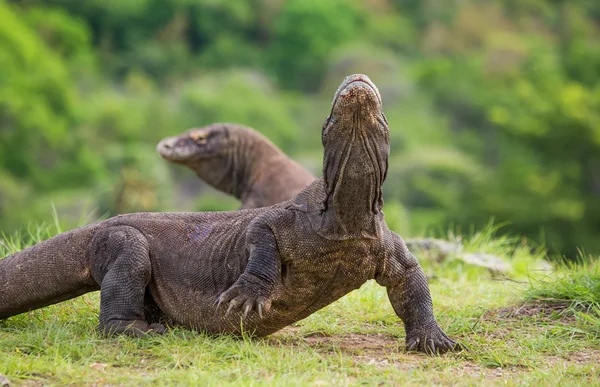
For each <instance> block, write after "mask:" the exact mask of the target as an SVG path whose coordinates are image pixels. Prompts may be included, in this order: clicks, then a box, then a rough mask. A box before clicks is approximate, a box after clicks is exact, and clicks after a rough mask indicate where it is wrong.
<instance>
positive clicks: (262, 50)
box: [0, 0, 600, 257]
mask: <svg viewBox="0 0 600 387" xmlns="http://www.w3.org/2000/svg"><path fill="white" fill-rule="evenodd" d="M355 72H361V73H365V74H368V75H369V76H370V77H371V79H373V80H374V82H375V83H376V84H377V85H378V86H379V88H380V90H381V92H382V94H383V98H384V108H385V111H386V114H387V116H388V120H389V122H390V126H391V130H392V159H391V163H390V173H389V177H388V181H387V183H386V187H385V189H386V194H385V195H386V205H387V207H386V208H387V211H386V214H387V216H388V217H389V218H390V220H391V221H393V222H395V224H396V225H397V228H399V229H400V230H399V231H402V232H403V233H404V234H407V235H411V234H412V235H415V234H427V233H429V234H436V233H440V232H445V231H442V230H447V229H448V228H451V229H455V230H461V229H465V228H467V229H468V228H470V227H475V228H476V229H477V228H480V227H481V226H482V225H484V224H487V223H488V222H489V220H490V218H493V219H494V220H495V222H496V223H501V224H504V223H506V225H505V226H504V228H502V231H503V232H509V233H512V234H517V235H523V236H525V237H527V238H529V239H531V240H533V241H534V242H538V243H544V244H546V245H547V247H548V248H549V249H550V251H551V252H552V253H554V254H565V255H567V256H569V257H574V256H575V255H576V251H577V249H578V248H581V249H584V250H585V251H586V252H588V253H600V238H598V237H597V236H598V235H599V234H600V200H599V199H600V83H599V80H600V2H598V1H596V0H569V1H566V0H496V1H491V0H488V1H485V0H446V1H437V0H421V1H419V0H332V1H322V0H287V1H285V0H163V1H159V0H132V1H121V0H86V1H77V0H46V1H42V0H13V1H6V0H0V230H1V231H3V232H5V233H11V232H13V231H16V230H18V229H20V228H23V227H27V225H28V224H33V223H32V222H38V221H43V220H49V219H51V217H52V208H51V203H53V205H54V206H55V207H56V210H57V212H58V213H59V215H60V218H61V219H63V220H66V223H69V225H74V224H76V223H77V222H78V221H79V219H80V215H81V214H82V213H86V214H87V213H90V214H91V217H90V220H91V218H95V217H98V216H101V215H104V214H109V215H113V214H116V213H122V212H131V211H140V210H151V211H154V210H200V209H202V210H209V209H234V208H236V207H237V203H235V202H234V201H232V200H226V199H225V198H224V197H222V196H218V195H217V194H216V193H215V192H214V191H211V190H210V189H207V188H206V187H203V186H202V185H201V184H200V183H198V182H197V178H196V177H195V176H194V175H193V174H192V173H191V172H190V171H187V170H184V169H182V168H177V167H175V168H174V167H170V166H168V165H167V164H166V162H165V161H163V160H161V159H160V158H159V156H158V155H157V154H156V152H155V150H154V147H155V145H156V143H157V142H158V141H159V140H160V139H161V138H162V137H165V136H169V135H174V134H178V133H180V132H182V131H183V130H185V129H187V128H190V127H193V126H202V125H205V124H209V123H212V122H214V121H230V122H240V123H244V124H247V125H250V126H253V127H255V128H256V129H258V130H259V131H261V132H263V133H264V134H265V135H267V136H268V137H269V138H271V139H272V140H273V141H274V142H275V143H276V144H278V145H279V146H280V147H282V148H283V149H284V151H286V152H287V153H288V154H290V155H291V156H293V157H294V158H296V159H298V160H299V161H301V162H302V163H303V164H304V165H306V166H307V167H309V168H310V169H311V170H313V172H315V173H316V174H319V171H320V165H321V164H320V163H321V155H322V154H321V145H320V142H319V138H320V137H319V131H320V128H321V124H322V122H323V119H324V118H325V116H326V115H327V113H328V110H329V104H330V101H331V97H332V95H333V92H334V91H335V89H336V87H337V86H338V85H339V83H340V82H341V80H342V79H343V77H344V76H345V75H348V74H350V73H355Z"/></svg>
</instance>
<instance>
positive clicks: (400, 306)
mask: <svg viewBox="0 0 600 387" xmlns="http://www.w3.org/2000/svg"><path fill="white" fill-rule="evenodd" d="M392 238H393V243H394V247H393V253H392V254H391V255H389V256H388V257H386V259H385V262H384V264H383V267H382V269H381V272H380V273H379V275H378V277H377V278H376V280H377V282H378V283H379V284H381V285H383V286H385V287H386V288H387V292H388V297H389V299H390V302H391V303H392V307H393V308H394V311H395V312H396V314H397V315H398V317H400V319H401V320H402V322H403V323H404V329H405V331H406V348H407V350H409V351H412V350H417V351H421V352H426V353H430V354H433V353H443V352H446V351H449V350H459V349H461V348H462V346H460V345H458V344H457V343H456V342H455V341H453V340H452V339H450V338H449V337H448V336H446V334H445V333H444V332H443V331H442V329H441V328H440V327H439V325H438V323H437V321H436V320H435V317H434V316H433V304H432V301H431V294H430V293H429V286H428V285H427V278H426V277H425V273H423V270H422V269H421V266H419V263H418V262H417V259H416V258H415V257H414V256H413V255H412V254H411V253H410V251H409V250H408V248H407V247H406V245H405V244H404V241H403V240H402V238H400V236H398V235H397V234H395V233H392Z"/></svg>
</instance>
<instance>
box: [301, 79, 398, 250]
mask: <svg viewBox="0 0 600 387" xmlns="http://www.w3.org/2000/svg"><path fill="white" fill-rule="evenodd" d="M322 142H323V147H324V159H323V180H324V186H323V196H322V198H321V200H320V203H321V207H320V208H318V209H316V208H314V209H312V211H309V212H310V215H309V217H310V219H311V223H312V224H313V227H318V229H319V232H320V234H321V235H324V236H326V237H328V238H334V239H346V238H354V237H367V238H375V237H377V236H378V235H379V233H380V225H381V224H382V223H383V221H382V219H383V214H382V212H381V209H382V207H383V195H382V185H383V182H384V180H385V177H386V174H387V166H388V156H389V129H388V126H387V121H386V119H385V116H384V115H383V111H382V108H381V96H380V94H379V91H378V90H377V88H376V87H375V85H374V84H373V83H372V82H371V81H370V80H369V79H368V78H367V77H365V76H352V77H349V78H348V79H347V80H346V81H345V82H344V83H342V85H341V86H340V88H339V89H338V91H337V92H336V94H335V97H334V100H333V103H332V108H331V113H330V115H329V117H328V118H327V120H326V121H325V124H324V126H323V132H322ZM317 210H318V211H317Z"/></svg>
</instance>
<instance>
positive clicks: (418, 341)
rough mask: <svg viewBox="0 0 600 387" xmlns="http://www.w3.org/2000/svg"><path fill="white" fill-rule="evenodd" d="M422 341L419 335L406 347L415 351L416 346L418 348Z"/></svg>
mask: <svg viewBox="0 0 600 387" xmlns="http://www.w3.org/2000/svg"><path fill="white" fill-rule="evenodd" d="M420 342H421V339H419V338H418V337H417V338H416V339H415V340H414V341H413V342H411V343H409V344H408V346H407V347H406V349H407V350H408V351H414V350H415V348H417V346H418V345H419V343H420Z"/></svg>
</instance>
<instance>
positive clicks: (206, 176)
mask: <svg viewBox="0 0 600 387" xmlns="http://www.w3.org/2000/svg"><path fill="white" fill-rule="evenodd" d="M156 149H157V151H158V153H159V154H160V155H161V156H162V157H163V158H164V159H166V160H168V161H170V162H173V163H177V164H183V165H185V166H187V167H188V168H190V169H192V170H193V171H194V172H196V174H197V175H198V176H199V177H200V178H201V179H202V180H204V181H205V182H206V183H208V184H210V185H212V186H213V187H215V188H217V189H219V190H221V191H223V192H226V193H228V194H230V195H233V196H235V197H236V198H238V199H240V200H244V198H245V197H246V196H247V195H248V193H249V192H250V193H251V191H252V189H253V187H252V185H251V183H252V181H253V179H255V178H256V177H257V175H259V174H260V173H261V172H262V171H263V169H264V168H265V165H269V164H270V162H271V160H274V159H281V158H283V157H285V155H284V154H283V153H282V152H281V150H279V148H277V147H276V146H275V145H273V143H272V142H271V141H269V140H268V139H267V138H266V137H264V136H263V135H262V134H260V133H258V132H257V131H256V130H254V129H252V128H249V127H247V126H244V125H239V124H228V123H215V124H211V125H208V126H204V127H201V128H193V129H190V130H188V131H187V132H184V133H182V134H180V135H178V136H174V137H168V138H165V139H163V140H162V141H161V142H160V143H159V144H158V145H157V147H156ZM273 165H275V163H273ZM306 174H308V172H306ZM309 179H310V177H309ZM286 199H287V198H286ZM268 204H272V203H268Z"/></svg>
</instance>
